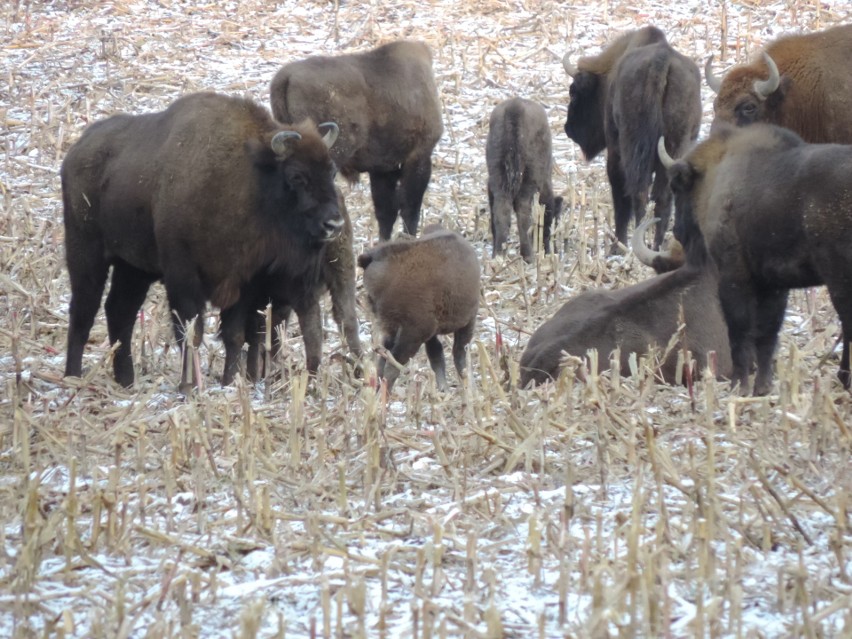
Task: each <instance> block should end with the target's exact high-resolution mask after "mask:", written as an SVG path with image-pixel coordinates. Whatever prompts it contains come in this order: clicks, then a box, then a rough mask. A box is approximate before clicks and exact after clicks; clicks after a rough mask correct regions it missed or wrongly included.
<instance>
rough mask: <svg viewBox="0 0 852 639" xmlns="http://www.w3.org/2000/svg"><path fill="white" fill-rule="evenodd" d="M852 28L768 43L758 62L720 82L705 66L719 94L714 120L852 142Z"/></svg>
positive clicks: (809, 139) (816, 139) (807, 137)
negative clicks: (757, 124) (772, 126)
mask: <svg viewBox="0 0 852 639" xmlns="http://www.w3.org/2000/svg"><path fill="white" fill-rule="evenodd" d="M850 60H852V25H843V26H840V27H834V28H833V29H826V30H825V31H819V32H817V33H809V34H806V35H788V36H784V37H782V38H779V39H778V40H775V41H774V42H772V43H770V44H769V45H767V47H766V49H765V50H764V51H763V55H762V56H761V59H760V60H757V61H755V62H753V63H751V64H744V65H741V66H738V67H734V68H733V69H731V70H730V71H728V73H727V74H726V75H725V77H724V79H719V78H717V77H715V76H714V75H713V71H712V66H711V65H712V62H713V58H712V57H711V58H710V59H709V60H707V64H706V65H705V67H704V71H705V77H706V79H707V84H708V85H709V86H710V88H711V89H713V91H714V92H715V93H716V94H717V95H716V100H715V102H714V104H713V108H714V110H715V112H716V118H715V121H716V122H729V123H731V124H736V125H737V126H744V125H748V124H752V123H754V122H767V123H769V124H777V125H780V126H784V127H787V128H788V129H791V130H792V131H795V132H796V133H798V134H799V135H800V136H801V137H802V138H803V139H804V140H805V141H806V142H814V143H822V142H838V143H843V144H849V143H852V65H850V63H849V61H850Z"/></svg>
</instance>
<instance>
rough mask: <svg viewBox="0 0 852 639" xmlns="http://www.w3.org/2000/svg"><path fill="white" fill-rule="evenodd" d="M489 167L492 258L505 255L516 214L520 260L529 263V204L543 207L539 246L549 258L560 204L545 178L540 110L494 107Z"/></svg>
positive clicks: (511, 103) (506, 104)
mask: <svg viewBox="0 0 852 639" xmlns="http://www.w3.org/2000/svg"><path fill="white" fill-rule="evenodd" d="M485 162H486V164H487V165H488V207H489V209H490V211H491V237H492V242H493V244H492V247H493V250H492V256H496V255H497V254H498V253H502V252H503V251H504V250H505V244H506V240H507V239H508V237H509V227H510V226H511V225H512V212H513V211H514V212H515V213H516V214H517V219H518V235H519V236H520V240H521V256H522V257H523V258H524V259H525V260H526V261H527V262H529V261H531V260H532V256H533V246H532V242H531V238H530V235H531V232H532V229H531V223H532V203H533V197H534V196H535V195H536V193H537V194H538V201H539V203H540V204H541V205H542V206H543V207H544V220H543V229H542V234H541V237H542V243H543V245H544V250H545V252H546V253H549V252H550V234H551V228H552V226H553V223H554V221H555V220H557V219H558V217H559V212H560V210H561V208H562V198H561V197H554V196H553V184H552V183H551V179H550V174H551V171H552V164H553V157H552V153H551V136H550V124H549V123H548V121H547V113H545V111H544V108H543V107H542V106H541V105H540V104H537V103H536V102H533V101H532V100H526V99H524V98H512V99H510V100H505V101H503V102H501V103H500V104H498V105H497V106H496V107H494V110H493V111H492V112H491V120H490V123H489V127H488V140H487V142H486V145H485Z"/></svg>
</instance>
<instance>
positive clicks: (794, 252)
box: [660, 124, 852, 395]
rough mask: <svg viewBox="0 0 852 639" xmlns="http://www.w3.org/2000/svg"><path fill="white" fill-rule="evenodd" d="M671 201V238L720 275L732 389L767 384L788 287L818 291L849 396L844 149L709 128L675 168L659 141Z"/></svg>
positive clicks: (851, 327) (849, 259)
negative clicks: (699, 248)
mask: <svg viewBox="0 0 852 639" xmlns="http://www.w3.org/2000/svg"><path fill="white" fill-rule="evenodd" d="M660 155H661V157H663V158H664V163H665V164H666V165H667V166H668V173H669V176H670V178H671V184H672V189H673V190H674V193H675V202H676V210H677V213H676V221H675V234H676V236H677V237H679V238H684V239H687V241H692V242H695V241H699V240H700V241H702V242H704V243H705V244H706V246H707V249H708V251H709V253H710V255H711V256H712V258H713V260H714V261H715V263H716V265H717V266H718V268H719V299H720V301H721V303H722V310H723V312H724V315H725V320H726V323H727V326H728V335H729V339H730V343H731V354H732V359H733V365H734V369H733V375H732V382H733V383H734V384H740V388H741V390H742V391H743V392H745V391H747V390H748V380H749V374H750V372H751V368H752V364H753V363H754V362H755V360H756V364H757V374H756V377H755V381H754V394H756V395H764V394H766V393H768V392H769V390H770V387H771V385H772V358H773V354H774V351H775V346H776V343H777V341H778V331H779V330H780V328H781V323H782V321H783V319H784V312H785V309H786V306H787V295H788V293H789V289H791V288H802V287H808V286H816V285H818V284H825V285H826V286H827V287H828V293H829V295H830V296H831V301H832V303H833V304H834V308H835V309H836V310H837V313H838V314H839V315H840V323H841V326H842V329H843V355H842V357H841V362H840V371H839V374H838V377H839V378H840V380H841V382H842V383H843V385H844V386H845V387H846V388H849V383H850V373H849V342H848V340H849V337H850V336H852V288H850V282H852V189H850V184H852V146H849V145H842V144H807V143H805V142H804V141H803V140H802V139H801V138H800V137H799V136H798V135H796V134H795V133H793V132H792V131H790V130H789V129H786V128H782V127H778V126H775V125H770V124H753V125H751V126H748V127H745V128H742V129H738V128H736V127H733V126H732V125H729V124H720V125H719V126H717V127H715V130H714V131H713V132H712V134H711V136H710V137H709V138H708V139H707V140H705V141H703V142H701V143H700V144H699V145H697V146H696V147H695V148H694V149H692V150H691V151H690V152H689V153H688V154H686V155H685V156H684V157H683V158H681V159H679V160H672V158H670V157H668V155H667V153H666V150H665V145H664V144H663V142H662V140H661V141H660Z"/></svg>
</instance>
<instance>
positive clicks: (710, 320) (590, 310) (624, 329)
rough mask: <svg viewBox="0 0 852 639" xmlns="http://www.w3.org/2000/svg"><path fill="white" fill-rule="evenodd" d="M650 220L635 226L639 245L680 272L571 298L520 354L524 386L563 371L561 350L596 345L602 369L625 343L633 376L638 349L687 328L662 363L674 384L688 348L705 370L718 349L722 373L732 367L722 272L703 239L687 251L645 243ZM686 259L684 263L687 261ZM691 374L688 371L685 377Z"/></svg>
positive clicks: (648, 259)
mask: <svg viewBox="0 0 852 639" xmlns="http://www.w3.org/2000/svg"><path fill="white" fill-rule="evenodd" d="M653 222H654V220H651V219H648V220H645V221H644V222H642V223H641V224H640V225H639V226H637V227H636V231H635V232H634V234H633V248H634V251H635V252H636V254H637V256H639V257H640V259H641V260H642V261H644V262H645V263H647V264H648V265H652V266H654V268H656V269H671V268H674V269H675V270H673V271H670V272H666V273H663V274H661V275H657V276H656V277H652V278H650V279H648V280H645V281H644V282H639V283H638V284H633V285H632V286H628V287H626V288H622V289H617V290H614V291H607V290H600V289H598V290H591V291H586V292H585V293H581V294H580V295H578V296H577V297H575V298H573V299H571V300H569V301H568V302H566V303H565V304H564V305H563V306H562V308H560V309H559V310H558V311H557V312H556V315H554V316H553V317H551V318H550V319H549V320H547V321H546V322H545V323H544V324H542V325H541V326H539V328H538V329H536V331H535V333H533V335H532V337H530V340H529V342H528V343H527V346H526V348H525V349H524V352H523V354H522V355H521V379H520V384H521V387H522V388H524V387H527V386H529V385H530V384H539V383H542V382H545V381H547V380H549V379H556V378H557V377H558V376H559V370H560V367H559V362H560V359H561V358H562V353H563V352H565V353H568V354H570V355H575V356H578V357H585V355H586V352H587V351H589V350H591V349H596V350H597V352H598V354H599V355H600V358H601V364H602V365H603V366H602V368H605V367H608V365H609V354H610V353H611V352H612V351H614V350H615V349H616V348H618V349H620V353H621V356H620V368H621V373H622V374H623V375H626V374H629V373H630V369H629V358H630V354H631V353H637V354H638V355H643V354H645V353H647V352H648V351H649V349H650V348H651V347H652V346H656V347H658V348H662V349H665V348H666V346H667V345H668V344H669V342H670V340H671V338H672V336H673V335H675V334H676V333H677V332H678V329H679V326H680V322H681V318H682V319H683V322H684V325H685V326H684V331H683V334H682V337H681V341H680V343H679V344H678V348H675V349H673V350H672V351H671V352H670V353H669V354H668V357H666V360H665V361H664V362H662V364H661V365H660V369H659V374H660V376H661V377H662V379H663V380H664V381H665V382H666V383H668V384H674V383H676V382H677V379H678V373H679V372H680V371H678V356H679V353H680V352H681V350H682V349H683V348H686V349H689V350H690V351H691V352H692V356H693V357H694V358H695V361H696V363H697V369H698V370H697V371H696V373H697V374H700V373H701V372H702V371H703V370H704V369H705V367H707V366H708V364H709V363H710V361H711V359H710V353H711V352H715V353H716V375H717V376H719V377H727V376H728V375H730V372H731V360H730V353H731V349H730V346H729V345H728V334H727V330H726V327H725V320H724V318H723V317H722V310H721V308H720V307H719V299H718V297H717V293H716V291H717V287H718V282H717V274H716V269H715V267H714V265H713V263H712V261H711V260H710V259H709V258H708V257H707V252H706V250H705V249H704V246H703V245H702V244H701V243H700V242H691V243H689V244H687V245H686V256H685V258H684V256H683V254H680V255H678V254H676V253H674V252H668V253H654V252H653V251H650V250H649V249H647V248H646V247H645V246H644V244H643V241H642V236H643V235H644V232H645V229H646V228H647V227H648V226H649V225H650V224H652V223H653ZM684 259H685V260H686V263H685V264H684V263H683V260H684ZM683 379H684V380H686V376H684V377H683Z"/></svg>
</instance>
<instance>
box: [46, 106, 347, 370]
mask: <svg viewBox="0 0 852 639" xmlns="http://www.w3.org/2000/svg"><path fill="white" fill-rule="evenodd" d="M336 137H337V126H336V125H335V124H333V123H327V124H325V125H320V127H319V128H318V127H316V126H315V125H314V124H312V123H309V122H306V123H303V124H300V125H293V126H291V125H283V124H279V123H277V122H275V121H274V120H273V119H272V117H271V116H270V115H269V113H268V112H267V111H266V110H265V109H263V108H262V107H260V106H258V105H256V104H254V103H253V102H251V101H249V100H244V99H239V98H231V97H226V96H223V95H217V94H214V93H198V94H194V95H189V96H186V97H184V98H181V99H179V100H177V101H175V102H174V103H173V104H172V105H171V106H170V107H169V108H168V109H166V110H165V111H162V112H160V113H153V114H149V115H140V116H131V115H124V114H122V115H116V116H113V117H110V118H107V119H106V120H102V121H100V122H97V123H95V124H93V125H91V126H90V127H89V128H88V129H86V131H85V132H84V133H83V135H82V136H81V137H80V139H79V140H78V141H77V142H76V143H75V144H74V145H73V146H72V147H71V149H69V151H68V154H67V155H66V157H65V160H64V161H63V163H62V172H61V173H62V199H63V204H64V221H65V247H66V254H67V255H66V257H67V262H68V272H69V275H70V279H71V304H70V326H69V330H68V356H67V361H66V366H65V374H66V375H71V376H79V375H80V373H81V368H82V357H83V348H84V346H85V344H86V341H87V339H88V336H89V331H90V330H91V328H92V324H93V322H94V318H95V314H96V313H97V310H98V307H99V306H100V302H101V296H102V294H103V290H104V285H105V283H106V278H107V274H108V271H109V269H110V267H112V282H111V284H110V290H109V294H108V295H107V299H106V317H107V328H108V331H109V339H110V343H113V344H114V343H116V342H120V345H119V347H118V349H117V350H116V352H115V359H114V368H115V378H116V380H117V381H118V382H119V383H121V384H123V385H125V386H129V385H130V384H132V383H133V377H134V373H133V362H132V359H131V354H130V338H131V335H132V333H133V325H134V323H135V321H136V314H137V312H138V311H139V308H140V307H141V306H142V303H143V302H144V300H145V295H146V293H147V291H148V288H149V286H150V285H151V284H152V283H153V282H154V281H156V280H158V279H162V280H163V281H164V283H165V286H166V294H167V296H168V300H169V305H170V306H171V309H172V311H173V320H174V328H175V332H176V334H177V337H178V340H179V341H180V342H181V343H182V342H183V341H184V339H185V334H184V327H185V325H186V323H187V322H188V321H190V320H192V319H193V318H198V320H197V332H196V339H197V340H198V341H200V339H201V323H200V320H201V317H202V315H203V313H204V310H205V304H206V302H207V300H210V301H212V302H213V304H214V305H216V306H218V307H219V308H221V309H224V310H225V311H226V313H225V316H224V317H223V322H224V323H225V324H227V322H228V321H231V320H229V315H230V313H228V309H230V308H231V307H234V306H236V307H237V308H238V309H241V310H239V311H235V312H234V313H233V315H234V317H237V318H240V319H239V320H237V321H238V322H239V330H242V329H243V328H244V327H245V323H244V320H243V319H241V318H244V317H245V313H246V310H245V309H246V306H247V305H248V306H251V305H252V304H254V301H253V300H249V299H245V298H242V297H241V291H242V289H243V288H244V287H245V286H246V284H247V283H248V282H249V281H251V280H252V279H253V278H254V277H255V276H257V275H259V274H261V273H265V274H266V276H267V277H269V278H270V279H274V281H275V286H276V287H282V286H292V289H291V290H292V295H291V301H292V304H293V306H294V307H295V308H296V309H297V312H298V311H299V309H300V308H301V309H303V310H305V312H307V311H308V310H310V309H313V308H314V306H315V304H316V289H317V287H318V285H319V280H318V274H319V272H320V264H321V263H322V259H323V254H324V249H325V245H326V243H327V242H328V241H329V240H331V239H333V238H334V237H335V236H337V234H338V233H339V232H340V229H341V227H342V226H343V224H344V222H343V218H342V216H341V214H340V209H339V207H338V201H337V191H336V189H335V187H334V174H335V168H334V163H333V162H332V160H331V156H330V155H329V147H330V146H331V145H332V144H333V143H334V140H335V138H336ZM252 308H253V307H252ZM229 330H231V329H228V328H227V327H226V326H223V332H224V333H227V332H228V331H229ZM186 364H187V363H186V361H185V362H184V367H183V375H182V377H181V379H182V386H185V385H188V384H189V383H190V382H189V381H188V375H187V374H188V373H191V370H192V368H191V367H188V366H187V365H186Z"/></svg>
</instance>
